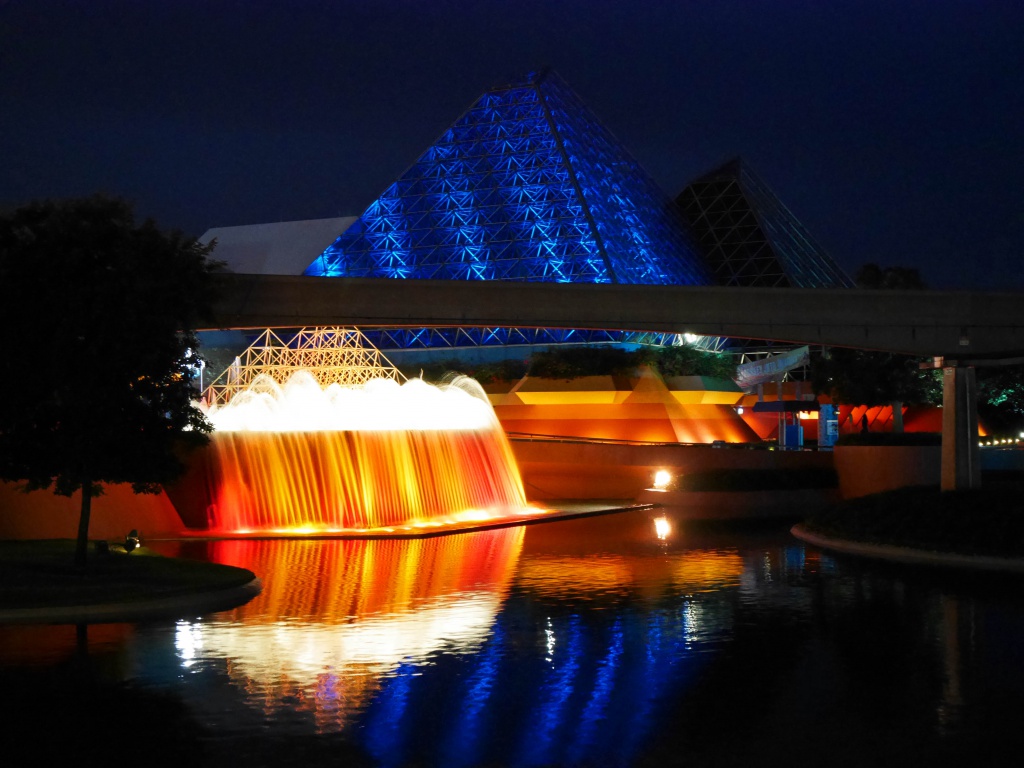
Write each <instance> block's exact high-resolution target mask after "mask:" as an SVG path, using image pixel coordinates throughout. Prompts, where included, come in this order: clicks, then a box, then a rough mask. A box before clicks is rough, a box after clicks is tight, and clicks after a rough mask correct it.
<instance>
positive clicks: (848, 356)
mask: <svg viewBox="0 0 1024 768" xmlns="http://www.w3.org/2000/svg"><path fill="white" fill-rule="evenodd" d="M854 279H855V281H856V283H857V287H859V288H881V289H894V290H920V289H923V288H925V284H924V281H923V280H922V279H921V275H920V273H919V272H918V271H917V270H916V269H910V268H908V267H879V266H878V265H877V264H865V265H864V266H863V267H861V268H860V269H859V270H857V274H856V276H855V278H854ZM919 363H920V358H916V357H910V356H908V355H897V354H893V353H889V352H872V351H869V350H862V349H838V348H836V349H832V350H829V351H828V352H827V353H826V354H824V355H822V356H821V357H818V358H816V359H814V360H813V361H812V364H811V380H812V383H813V386H814V390H815V391H816V392H819V393H826V394H829V395H831V396H832V397H833V398H834V399H835V400H836V401H837V402H840V403H845V404H848V405H872V406H873V405H889V404H891V403H897V402H898V403H914V404H924V403H939V402H942V382H941V380H940V377H939V375H938V373H937V372H935V371H929V370H925V371H922V370H920V368H919Z"/></svg>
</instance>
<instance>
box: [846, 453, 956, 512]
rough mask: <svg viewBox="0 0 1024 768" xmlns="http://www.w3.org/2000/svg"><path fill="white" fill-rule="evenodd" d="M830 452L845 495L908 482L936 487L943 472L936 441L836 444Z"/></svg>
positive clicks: (862, 494) (854, 495) (863, 494)
mask: <svg viewBox="0 0 1024 768" xmlns="http://www.w3.org/2000/svg"><path fill="white" fill-rule="evenodd" d="M833 455H834V457H835V468H836V474H838V475H839V492H840V494H842V497H843V498H844V499H852V498H856V497H857V496H867V495H868V494H871V493H881V492H882V491H891V490H893V489H895V488H904V487H906V486H911V485H932V486H936V487H938V485H939V480H940V478H941V475H942V446H939V445H839V446H836V448H835V450H834V451H833Z"/></svg>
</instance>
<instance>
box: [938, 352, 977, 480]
mask: <svg viewBox="0 0 1024 768" xmlns="http://www.w3.org/2000/svg"><path fill="white" fill-rule="evenodd" d="M941 487H942V490H944V491H955V490H960V489H962V488H980V487H981V452H980V451H979V450H978V385H977V381H976V379H975V377H974V368H973V367H971V366H964V367H958V366H944V367H943V369H942V484H941Z"/></svg>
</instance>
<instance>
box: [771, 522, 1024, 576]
mask: <svg viewBox="0 0 1024 768" xmlns="http://www.w3.org/2000/svg"><path fill="white" fill-rule="evenodd" d="M789 532H790V533H792V534H793V535H794V536H795V537H796V538H798V539H800V540H801V541H803V542H806V543H808V544H813V545H814V546H816V547H821V548H822V549H831V550H834V551H836V552H842V553H844V554H848V555H859V556H862V557H870V558H874V559H877V560H889V561H891V562H896V563H907V564H909V565H929V566H939V567H945V568H961V569H967V570H976V571H996V572H1000V573H1021V574H1024V559H1021V558H1009V557H987V556H984V555H959V554H953V553H948V552H931V551H929V550H926V549H912V548H911V547H896V546H892V545H889V544H869V543H866V542H862V541H851V540H849V539H834V538H831V537H829V536H823V535H822V534H820V533H814V532H812V531H809V530H807V529H806V528H805V527H804V526H803V525H794V526H793V527H792V528H790V530H789Z"/></svg>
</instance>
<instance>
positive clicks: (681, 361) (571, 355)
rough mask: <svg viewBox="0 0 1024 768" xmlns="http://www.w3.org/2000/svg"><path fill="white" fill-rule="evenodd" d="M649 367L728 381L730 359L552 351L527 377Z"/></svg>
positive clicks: (732, 370)
mask: <svg viewBox="0 0 1024 768" xmlns="http://www.w3.org/2000/svg"><path fill="white" fill-rule="evenodd" d="M640 365H650V366H651V367H653V368H655V369H656V370H658V371H659V372H660V373H661V374H662V375H663V376H714V377H716V378H721V379H732V378H735V375H736V362H735V360H734V358H733V356H732V355H729V354H715V353H713V352H704V351H702V350H699V349H694V348H693V347H644V348H641V349H637V350H634V351H628V350H624V349H620V348H617V347H567V348H564V349H563V348H556V347H552V348H551V349H548V350H547V351H546V352H538V353H535V354H534V355H533V357H532V358H531V360H530V375H531V376H538V377H540V378H545V379H571V378H573V377H575V376H609V375H622V374H629V373H631V372H632V371H633V370H634V369H636V367H637V366H640Z"/></svg>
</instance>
